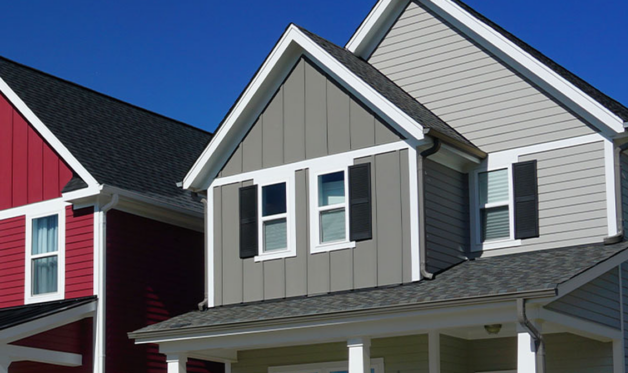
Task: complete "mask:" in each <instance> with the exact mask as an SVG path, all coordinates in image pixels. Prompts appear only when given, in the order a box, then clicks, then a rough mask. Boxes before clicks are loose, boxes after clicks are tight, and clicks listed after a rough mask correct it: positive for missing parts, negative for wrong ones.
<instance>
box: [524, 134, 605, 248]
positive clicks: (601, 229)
mask: <svg viewBox="0 0 628 373" xmlns="http://www.w3.org/2000/svg"><path fill="white" fill-rule="evenodd" d="M535 159H536V160H537V175H538V188H539V228H540V236H539V237H538V238H530V239H526V240H523V241H522V244H521V246H520V248H522V249H538V250H540V249H550V248H555V247H564V246H573V245H581V244H590V243H599V242H602V240H603V238H604V237H606V236H607V234H608V228H607V211H606V184H605V182H606V179H605V177H604V172H605V171H604V170H605V169H604V143H603V142H602V141H599V142H594V143H590V144H584V145H577V146H572V147H567V148H561V149H555V150H549V151H545V152H541V153H532V154H527V155H523V156H520V157H519V162H525V161H531V160H535Z"/></svg>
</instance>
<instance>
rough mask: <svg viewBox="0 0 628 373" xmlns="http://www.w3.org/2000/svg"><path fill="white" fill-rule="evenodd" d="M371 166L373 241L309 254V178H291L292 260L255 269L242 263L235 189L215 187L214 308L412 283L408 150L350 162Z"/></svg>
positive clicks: (256, 265)
mask: <svg viewBox="0 0 628 373" xmlns="http://www.w3.org/2000/svg"><path fill="white" fill-rule="evenodd" d="M355 162H356V163H364V162H369V163H371V175H372V181H371V183H372V196H373V203H372V206H373V210H372V214H373V239H371V240H366V241H361V242H358V243H357V245H356V248H354V249H344V250H338V251H332V252H328V253H318V254H310V248H309V213H308V194H309V191H308V171H307V170H298V171H296V174H295V190H296V217H295V224H296V234H297V237H296V240H297V247H296V251H297V256H296V257H292V258H285V259H275V260H267V261H264V262H257V263H256V262H255V260H254V259H253V258H250V259H245V260H242V259H240V257H239V245H240V242H239V220H238V211H239V198H238V196H239V194H238V189H239V188H240V187H242V186H246V185H250V184H251V181H250V180H249V181H245V182H242V183H233V184H228V185H224V186H221V187H215V188H214V202H215V207H214V211H213V213H214V264H215V274H214V287H215V304H216V305H223V304H234V303H241V302H254V301H260V300H268V299H280V298H285V297H294V296H302V295H314V294H322V293H329V292H335V291H344V290H351V289H358V288H366V287H374V286H385V285H393V284H400V283H404V282H410V281H411V280H412V275H411V267H410V263H411V261H410V257H411V253H410V250H411V249H410V228H409V227H410V223H409V220H410V191H409V176H408V175H409V167H408V151H407V150H400V151H393V152H387V153H381V154H375V155H372V156H369V157H365V158H360V159H356V160H355Z"/></svg>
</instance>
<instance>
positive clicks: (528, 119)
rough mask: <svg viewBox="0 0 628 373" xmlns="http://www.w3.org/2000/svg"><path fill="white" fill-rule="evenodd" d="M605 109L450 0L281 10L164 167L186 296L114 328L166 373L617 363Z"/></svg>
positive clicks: (620, 113)
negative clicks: (201, 270)
mask: <svg viewBox="0 0 628 373" xmlns="http://www.w3.org/2000/svg"><path fill="white" fill-rule="evenodd" d="M627 122H628V108H626V107H624V106H623V105H621V104H620V103H618V102H617V101H615V100H613V99H611V98H610V97H608V96H606V95H605V94H603V93H602V92H600V91H598V90H597V89H595V88H594V87H592V86H591V85H589V84H587V83H586V82H584V81H583V80H581V79H580V78H578V77H577V76H575V75H573V74H572V73H570V72H569V71H567V70H566V69H564V68H563V67H561V66H560V65H558V64H556V63H555V62H553V61H552V60H550V59H549V58H547V57H546V56H544V55H543V54H541V53H540V52H538V51H537V50H535V49H534V48H532V47H531V46H529V45H527V44H525V43H524V42H522V41H521V40H519V39H517V38H516V37H515V36H513V35H512V34H510V33H508V32H506V31H505V30H503V29H502V28H500V27H499V26H497V25H495V24H494V23H492V22H491V21H489V20H487V19H486V18H484V17H483V16H482V15H480V14H478V13H477V12H475V11H474V10H473V9H470V8H469V7H468V6H466V5H465V4H463V3H461V2H460V1H458V0H414V1H409V0H380V1H379V2H378V3H377V4H376V5H375V6H374V7H373V9H372V11H371V12H370V14H369V15H368V16H367V18H366V19H365V20H364V22H363V23H362V24H361V25H360V27H359V28H358V29H357V31H356V32H355V34H354V35H353V37H352V38H351V40H349V42H348V43H347V44H346V45H345V47H339V46H336V45H334V44H332V43H330V42H328V41H326V40H324V39H322V38H320V37H319V36H317V35H314V34H312V33H310V32H308V31H306V30H304V29H302V28H300V27H298V26H296V25H290V26H289V27H288V28H287V29H286V31H285V33H284V34H283V35H282V37H281V39H280V40H279V41H278V42H277V44H276V46H275V47H274V49H273V50H272V52H271V53H270V54H269V56H268V57H267V59H266V60H265V61H264V63H263V65H262V66H261V67H260V69H259V71H258V72H257V73H256V75H255V76H254V77H253V79H252V80H251V82H250V84H249V85H248V87H247V88H246V89H245V91H244V92H243V93H242V95H241V96H240V98H239V99H238V101H237V102H236V103H235V104H234V106H233V108H232V109H231V111H230V112H229V114H228V115H227V117H226V118H225V119H224V121H223V123H222V124H221V126H220V127H219V129H218V130H217V132H216V134H215V136H214V137H213V139H212V141H211V142H210V144H209V145H208V147H207V149H206V150H205V152H204V153H203V154H202V156H201V157H200V158H199V159H198V160H197V162H196V163H195V165H194V166H193V167H192V169H191V170H190V171H189V173H188V175H187V176H186V178H185V180H184V181H183V188H186V189H189V190H191V191H194V192H197V193H199V194H201V195H203V196H204V198H205V201H206V207H207V208H206V238H207V240H206V248H207V250H206V253H207V255H206V296H207V297H206V299H205V301H204V302H203V303H202V304H201V305H200V306H201V310H199V311H194V312H190V313H188V314H185V315H182V316H179V317H175V318H173V319H171V320H168V321H165V322H162V323H159V324H155V325H151V326H147V327H146V328H144V329H141V330H138V331H135V332H132V333H130V337H131V338H133V339H135V342H136V343H138V344H147V343H152V344H158V345H159V349H160V351H161V352H162V353H163V354H166V355H167V359H168V363H169V372H171V373H179V372H184V371H185V369H186V368H185V362H186V360H187V359H188V358H195V359H202V360H209V361H219V362H224V363H225V369H226V371H227V372H228V373H229V372H232V373H341V372H348V373H369V372H372V373H418V372H429V373H437V372H456V373H472V372H520V373H523V372H545V371H547V372H613V373H620V372H626V362H627V360H626V357H627V356H628V355H627V352H626V351H628V350H626V347H628V346H626V337H628V334H626V330H625V327H628V324H626V323H625V320H624V318H625V317H628V310H626V311H625V310H624V308H625V307H628V295H624V292H626V291H628V265H626V264H624V263H625V262H626V261H627V260H628V250H626V249H627V248H628V243H627V242H625V241H624V232H625V231H626V229H625V227H626V224H628V217H627V216H626V215H625V214H624V212H626V213H628V206H627V205H626V204H627V203H628V184H626V181H627V180H626V178H627V177H628V156H626V155H624V153H623V151H624V150H625V149H626V148H627V147H628V146H626V145H625V144H626V142H627V141H628V136H626V133H625V125H626V124H627ZM626 321H628V320H626Z"/></svg>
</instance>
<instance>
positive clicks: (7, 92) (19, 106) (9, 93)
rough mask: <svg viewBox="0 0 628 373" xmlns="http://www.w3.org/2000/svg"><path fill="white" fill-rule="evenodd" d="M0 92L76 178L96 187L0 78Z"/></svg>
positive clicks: (82, 168) (83, 168) (94, 180)
mask: <svg viewBox="0 0 628 373" xmlns="http://www.w3.org/2000/svg"><path fill="white" fill-rule="evenodd" d="M0 92H2V93H3V94H4V96H5V97H6V98H7V99H8V100H9V102H11V104H13V106H14V107H15V108H16V109H17V111H19V112H20V114H22V115H23V116H24V118H25V119H26V121H27V122H28V123H29V124H30V125H32V126H33V127H34V128H35V130H37V132H38V133H39V134H40V135H41V136H42V137H43V138H44V140H46V142H47V143H48V144H49V145H50V146H51V147H52V149H54V151H55V152H57V154H59V156H60V157H61V158H62V159H63V160H64V161H66V162H67V163H68V165H69V166H70V168H71V169H72V170H74V172H76V173H77V174H78V176H80V177H81V179H83V181H85V182H86V183H87V185H88V186H89V187H97V186H98V182H97V181H96V179H94V177H93V176H92V175H91V174H90V173H89V172H88V171H87V170H86V169H85V167H83V165H81V164H80V163H79V161H78V160H77V159H76V158H75V157H74V156H73V155H72V153H70V151H69V150H68V149H67V148H66V147H65V145H63V143H61V141H59V139H57V137H56V136H55V135H54V134H53V133H52V132H51V131H50V130H49V129H48V127H46V125H45V124H44V123H43V122H42V121H41V120H40V119H39V118H38V117H37V116H36V115H35V113H33V111H32V110H31V109H30V108H29V107H28V106H27V105H26V103H24V101H22V99H21V98H20V97H19V96H18V95H17V94H16V93H15V92H14V91H13V89H11V87H9V85H8V84H7V83H6V82H5V81H4V79H2V78H0Z"/></svg>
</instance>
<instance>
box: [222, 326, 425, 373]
mask: <svg viewBox="0 0 628 373" xmlns="http://www.w3.org/2000/svg"><path fill="white" fill-rule="evenodd" d="M371 358H373V359H376V358H383V359H384V370H385V372H384V373H427V372H428V360H427V359H428V351H427V336H425V335H417V336H409V337H396V338H382V339H373V340H372V342H371ZM347 359H348V356H347V345H346V343H326V344H318V345H309V346H294V347H285V348H270V349H261V350H251V351H240V352H239V353H238V362H237V363H235V364H233V365H232V367H231V369H232V371H233V373H268V368H269V367H276V366H283V365H299V364H313V363H324V362H332V361H347Z"/></svg>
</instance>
